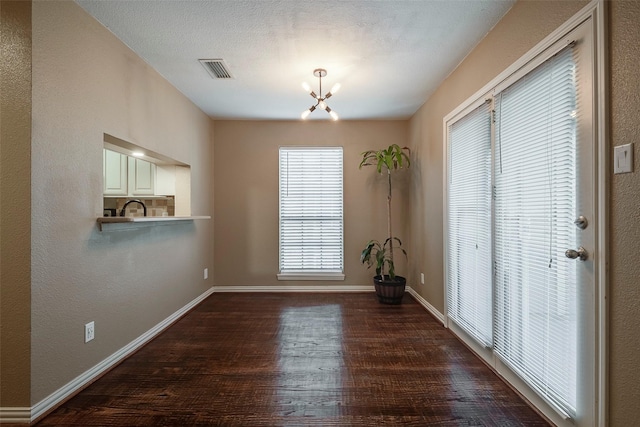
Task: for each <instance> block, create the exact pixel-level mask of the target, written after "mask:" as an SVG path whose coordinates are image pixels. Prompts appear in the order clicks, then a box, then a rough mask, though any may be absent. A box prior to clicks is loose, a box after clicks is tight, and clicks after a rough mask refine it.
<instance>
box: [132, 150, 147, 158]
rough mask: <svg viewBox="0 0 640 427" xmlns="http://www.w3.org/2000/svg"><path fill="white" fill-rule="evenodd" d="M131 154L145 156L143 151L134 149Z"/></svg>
mask: <svg viewBox="0 0 640 427" xmlns="http://www.w3.org/2000/svg"><path fill="white" fill-rule="evenodd" d="M131 155H132V156H133V157H144V153H143V152H142V151H134V152H133V153H131Z"/></svg>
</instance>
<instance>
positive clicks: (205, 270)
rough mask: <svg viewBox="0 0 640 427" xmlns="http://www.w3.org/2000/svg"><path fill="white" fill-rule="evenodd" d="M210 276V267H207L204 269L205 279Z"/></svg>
mask: <svg viewBox="0 0 640 427" xmlns="http://www.w3.org/2000/svg"><path fill="white" fill-rule="evenodd" d="M208 278H209V269H208V268H205V269H204V280H207V279H208Z"/></svg>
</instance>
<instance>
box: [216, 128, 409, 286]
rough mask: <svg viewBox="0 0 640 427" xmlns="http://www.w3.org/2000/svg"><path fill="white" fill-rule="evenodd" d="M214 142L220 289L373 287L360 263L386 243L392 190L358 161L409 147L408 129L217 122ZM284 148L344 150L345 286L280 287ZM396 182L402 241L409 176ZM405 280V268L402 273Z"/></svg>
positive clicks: (399, 233)
mask: <svg viewBox="0 0 640 427" xmlns="http://www.w3.org/2000/svg"><path fill="white" fill-rule="evenodd" d="M215 141H216V144H215V164H214V171H215V179H214V181H215V187H214V194H215V212H214V228H215V236H216V239H215V250H214V252H215V255H214V256H215V265H216V268H215V273H214V278H215V279H214V281H215V284H216V285H217V286H230V285H236V286H238V285H245V286H246V285H249V286H251V285H253V286H268V285H271V286H290V285H301V286H305V285H327V284H328V285H372V279H371V277H372V276H373V274H374V273H373V271H367V269H366V268H365V267H364V266H363V265H362V264H360V260H359V257H360V251H361V250H362V249H363V247H364V245H365V244H366V242H367V241H368V240H369V239H372V238H376V239H383V238H384V237H385V233H386V204H385V203H386V198H385V197H386V193H385V188H386V187H385V183H384V181H382V182H381V180H380V177H379V175H377V174H376V173H375V169H372V168H363V169H362V170H360V169H358V165H359V163H360V158H361V157H360V153H361V152H363V151H366V150H369V149H378V148H385V147H387V146H388V145H389V144H392V143H397V144H400V145H403V144H405V143H406V141H407V122H406V121H354V122H347V121H340V122H330V121H324V120H323V121H309V122H302V121H283V122H266V121H216V128H215ZM285 145H308V146H342V147H344V230H345V244H344V251H345V275H346V278H345V280H344V281H340V282H313V281H307V282H297V283H296V282H289V281H281V282H279V281H278V280H277V279H276V274H277V273H278V147H279V146H285ZM398 177H399V179H398V180H397V184H398V185H397V186H396V187H397V188H398V189H400V190H399V191H396V193H395V194H394V215H395V218H396V220H397V221H394V222H395V223H396V224H397V225H396V229H395V230H396V231H397V233H394V234H397V235H398V236H399V237H400V238H404V237H406V233H405V231H404V224H405V223H406V221H403V218H402V215H404V214H405V213H406V210H403V209H402V206H403V205H404V204H405V203H404V200H406V199H405V197H404V195H403V192H402V190H401V189H402V188H405V189H406V188H408V187H407V185H406V184H408V179H407V178H408V174H407V173H404V174H402V173H401V174H399V176H398ZM403 178H404V179H403ZM403 181H404V182H403ZM403 184H405V185H403ZM405 193H406V190H405ZM402 272H404V270H403V268H402V265H400V267H399V268H398V273H399V274H401V273H402Z"/></svg>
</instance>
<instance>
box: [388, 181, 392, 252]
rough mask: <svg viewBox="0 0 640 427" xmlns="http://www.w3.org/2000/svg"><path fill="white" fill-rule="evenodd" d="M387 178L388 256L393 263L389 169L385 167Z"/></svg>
mask: <svg viewBox="0 0 640 427" xmlns="http://www.w3.org/2000/svg"><path fill="white" fill-rule="evenodd" d="M387 177H388V178H389V194H388V195H387V228H388V230H389V258H391V262H392V263H393V234H392V233H391V170H389V169H387Z"/></svg>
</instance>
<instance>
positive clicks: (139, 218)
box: [98, 216, 211, 230]
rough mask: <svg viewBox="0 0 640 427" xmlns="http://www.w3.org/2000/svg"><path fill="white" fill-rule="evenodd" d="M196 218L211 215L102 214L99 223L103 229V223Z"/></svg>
mask: <svg viewBox="0 0 640 427" xmlns="http://www.w3.org/2000/svg"><path fill="white" fill-rule="evenodd" d="M196 219H211V217H210V216H101V217H98V224H99V225H100V229H101V230H102V225H103V224H123V223H136V222H168V221H193V220H196Z"/></svg>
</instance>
